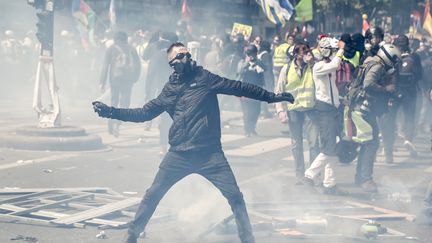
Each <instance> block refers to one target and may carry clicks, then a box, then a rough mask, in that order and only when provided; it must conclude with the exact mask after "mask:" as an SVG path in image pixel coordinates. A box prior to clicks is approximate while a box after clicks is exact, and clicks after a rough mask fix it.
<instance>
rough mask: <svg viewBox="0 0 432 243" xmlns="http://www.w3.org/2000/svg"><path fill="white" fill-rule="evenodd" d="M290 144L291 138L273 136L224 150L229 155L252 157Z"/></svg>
mask: <svg viewBox="0 0 432 243" xmlns="http://www.w3.org/2000/svg"><path fill="white" fill-rule="evenodd" d="M289 145H291V139H288V138H274V139H269V140H266V141H262V142H258V143H253V144H249V145H246V146H241V147H239V148H235V149H229V150H226V151H225V154H227V155H229V156H246V157H252V156H256V155H259V154H263V153H267V152H270V151H273V150H277V149H281V148H284V147H287V146H289Z"/></svg>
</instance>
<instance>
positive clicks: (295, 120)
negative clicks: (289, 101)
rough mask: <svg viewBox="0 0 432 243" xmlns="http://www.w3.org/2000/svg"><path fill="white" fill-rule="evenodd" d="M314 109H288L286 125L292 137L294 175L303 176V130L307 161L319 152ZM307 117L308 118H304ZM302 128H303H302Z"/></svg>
mask: <svg viewBox="0 0 432 243" xmlns="http://www.w3.org/2000/svg"><path fill="white" fill-rule="evenodd" d="M315 115H316V114H315V111H314V110H308V111H288V126H289V129H290V133H291V139H292V145H291V146H292V153H293V156H294V160H295V164H296V165H295V166H296V176H297V177H303V176H304V172H305V163H304V156H303V130H304V131H306V138H307V142H308V144H309V163H310V164H312V162H313V161H314V160H315V158H316V157H317V155H318V154H319V152H320V149H319V142H318V125H317V119H316V116H315ZM306 118H308V120H307V119H306ZM303 128H304V129H303Z"/></svg>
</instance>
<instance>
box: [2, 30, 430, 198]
mask: <svg viewBox="0 0 432 243" xmlns="http://www.w3.org/2000/svg"><path fill="white" fill-rule="evenodd" d="M177 41H180V42H183V43H185V45H187V46H188V48H189V50H190V52H191V53H192V55H193V56H194V59H195V60H197V62H198V63H199V64H200V65H202V66H203V67H205V68H206V69H208V70H209V71H211V72H212V73H215V74H218V75H220V76H223V77H227V78H229V79H234V80H240V81H242V82H249V83H252V84H254V85H257V86H260V87H264V88H265V89H267V90H271V91H275V92H276V93H280V92H290V93H292V94H293V95H294V97H295V99H296V102H295V103H294V104H283V103H279V104H278V105H276V106H274V105H268V104H263V103H260V102H259V101H256V100H251V99H248V98H244V97H240V98H239V99H238V98H233V97H221V100H220V106H221V108H222V109H230V110H233V109H234V110H235V109H238V110H241V111H242V112H243V121H244V134H245V136H247V137H249V136H258V134H259V133H258V132H257V131H256V124H257V122H258V120H259V117H260V116H261V117H262V118H272V117H278V118H279V119H280V121H281V122H282V123H287V124H288V129H289V133H290V136H291V138H292V140H293V143H292V153H293V156H294V160H295V171H296V176H297V182H296V183H297V184H305V183H306V184H311V185H314V184H315V183H317V182H316V177H317V175H319V174H320V173H321V172H322V171H324V175H325V176H324V177H325V178H324V182H323V184H324V186H327V187H328V189H329V190H328V192H329V193H334V192H338V191H337V190H336V187H335V184H336V183H335V176H334V175H333V170H332V164H334V162H337V161H338V158H337V157H338V156H339V160H340V159H342V160H344V159H346V157H356V156H357V157H358V163H357V164H358V165H357V174H356V178H355V182H356V183H357V184H359V185H362V186H363V187H364V189H365V190H368V191H375V190H376V185H375V183H374V182H373V179H372V173H373V162H374V160H375V157H376V152H377V150H378V146H379V142H380V141H382V144H383V151H384V153H385V158H386V162H387V163H389V164H391V163H393V146H394V143H395V140H396V138H397V137H401V138H402V139H403V145H404V147H405V148H407V150H408V151H409V152H410V155H411V156H413V157H415V156H416V155H417V152H416V148H415V144H414V137H415V136H416V134H419V133H422V132H429V131H430V126H431V113H432V111H431V107H432V106H431V99H432V97H431V95H432V94H431V87H432V76H431V75H429V73H430V72H431V71H432V70H431V69H432V65H431V64H432V53H431V50H432V49H431V46H430V45H429V44H430V42H429V41H428V40H426V39H422V40H418V39H415V38H410V37H407V36H406V35H404V34H390V33H385V32H384V31H383V30H382V29H381V28H379V27H372V28H370V29H369V30H368V31H367V32H366V33H364V34H362V33H345V34H342V35H332V34H322V35H319V36H318V37H317V38H313V39H310V38H307V36H305V35H304V33H300V31H299V29H298V28H294V29H293V30H290V31H287V32H286V33H285V35H284V36H279V35H276V36H272V37H269V38H265V37H263V36H251V37H248V38H245V36H243V35H242V34H235V35H231V34H222V35H212V36H200V37H196V36H193V35H191V34H189V32H188V31H187V29H186V28H185V29H184V30H183V31H177V33H174V32H167V31H155V32H149V31H143V30H138V31H136V32H134V33H130V34H129V35H127V34H126V33H124V32H119V31H107V32H106V33H105V36H104V37H103V38H101V39H100V41H99V42H98V43H99V46H97V47H93V49H91V50H85V49H84V48H83V47H82V45H81V43H80V40H78V39H77V37H76V36H74V35H73V34H72V33H71V32H69V31H66V30H63V31H61V32H60V33H59V35H58V36H56V39H55V50H54V53H55V58H56V61H55V64H56V67H57V72H56V73H57V75H58V79H59V80H60V82H59V84H60V90H61V89H62V88H63V89H66V90H67V91H68V92H69V93H68V94H69V95H70V96H71V97H74V98H75V97H76V96H75V95H87V96H88V97H87V98H88V99H94V97H95V96H96V93H97V87H98V83H97V81H96V80H99V88H101V89H102V91H104V90H106V89H107V88H108V79H111V80H110V83H109V84H110V86H111V89H110V91H111V101H112V105H113V106H119V107H128V106H129V104H130V100H131V92H132V90H133V89H135V91H136V93H138V94H140V96H141V97H143V98H142V101H148V100H151V99H153V98H155V97H156V96H157V95H158V94H159V93H160V91H161V88H162V87H163V84H164V83H165V82H166V81H167V80H168V77H169V75H170V73H171V72H172V70H171V69H170V67H169V66H168V65H167V63H166V49H167V48H168V47H169V46H170V44H171V43H174V42H177ZM56 47H57V48H56ZM394 48H396V49H394ZM38 52H39V44H38V42H37V41H36V38H35V37H34V33H32V32H28V33H26V34H25V35H23V36H22V37H21V38H18V37H17V35H16V34H15V33H14V32H13V31H12V30H6V31H4V33H3V34H2V35H1V49H0V66H1V68H2V70H3V73H6V75H7V72H10V73H12V72H14V75H10V77H14V79H15V81H14V82H23V83H25V84H26V85H28V86H31V85H32V79H33V78H34V70H35V69H36V66H35V65H36V63H37V58H38V54H39V53H38ZM388 52H390V53H388ZM388 55H390V57H391V58H390V62H388V60H387V59H389V56H388ZM129 57H132V58H129ZM393 57H395V58H396V59H397V60H396V59H395V60H393V59H392V58H393ZM386 58H387V59H386ZM129 59H130V61H128V60H129ZM119 62H120V64H119ZM129 64H130V65H134V66H135V67H128V65H129ZM116 65H117V66H118V65H120V66H121V65H123V67H120V68H123V69H122V70H123V71H122V72H126V73H128V74H131V73H133V75H132V74H131V75H132V76H133V77H131V78H129V77H126V78H125V77H120V78H117V79H118V80H120V82H112V80H113V78H114V77H113V76H115V75H116V74H115V73H113V72H114V71H116V70H115V69H114V68H113V67H115V66H116ZM380 65H381V66H380ZM18 69H19V70H22V72H19V71H18ZM390 69H392V70H390ZM393 69H394V70H393ZM29 70H30V71H29ZM390 71H392V72H390ZM120 76H121V75H120ZM114 79H115V78H114ZM360 79H361V80H360ZM124 80H127V82H126V83H127V84H128V85H127V88H126V89H125V88H124V87H125V85H124V83H125V81H124ZM137 82H138V83H141V85H135V86H134V83H137ZM356 82H357V83H356ZM358 82H360V83H358ZM368 82H370V83H372V84H371V86H375V90H374V91H371V92H372V93H373V92H377V93H376V94H374V95H377V96H379V97H381V98H382V97H384V96H385V97H386V98H385V99H382V100H374V101H372V100H371V99H369V98H368V99H366V98H365V99H364V100H363V101H362V102H363V103H359V104H353V103H355V102H354V101H353V100H354V99H357V98H358V97H357V96H358V94H356V93H355V92H356V91H358V90H359V89H356V87H354V86H355V85H361V86H364V87H363V88H364V89H365V90H366V88H365V86H367V85H366V83H368ZM368 85H369V84H368ZM84 87H85V90H84ZM137 89H140V90H137ZM360 90H362V89H360ZM83 91H84V92H83ZM362 91H363V93H367V92H366V91H364V90H362ZM86 92H87V93H86ZM350 92H351V93H350ZM379 92H381V93H379ZM60 93H61V92H60ZM353 93H355V94H353ZM383 94H385V95H383ZM356 95H357V96H356ZM363 95H364V94H363ZM354 96H355V97H354ZM372 96H373V95H372ZM74 98H71V99H70V100H71V102H72V101H73V100H74ZM66 99H67V98H66ZM233 101H234V102H233ZM374 102H375V103H377V104H372V103H374ZM368 105H369V106H370V107H367V106H368ZM374 106H383V108H380V110H379V111H378V112H377V111H371V109H372V110H374V109H375V107H374ZM370 114H373V115H370ZM357 118H358V119H357ZM359 120H361V121H364V124H366V125H365V126H362V125H359V123H358V121H359ZM169 124H170V119H169V117H162V118H161V119H160V122H159V129H160V131H161V132H160V134H161V136H160V141H161V153H165V152H166V150H167V146H168V144H167V143H168V142H167V139H166V138H167V133H168V128H169ZM384 124H386V125H384ZM118 125H119V124H116V123H110V124H109V132H110V133H111V134H113V135H114V136H118V135H119V130H118ZM151 125H152V124H151V123H149V124H147V125H146V126H147V127H148V128H150V126H151ZM352 130H355V131H354V134H353V131H352ZM303 138H306V139H307V141H308V144H309V154H310V156H309V160H310V161H309V165H310V167H307V166H306V165H305V162H304V158H303V153H304V148H303ZM341 146H343V147H342V150H343V151H342V152H343V153H345V154H344V156H342V158H341V152H340V150H341V148H340V147H341ZM347 146H348V148H350V149H347ZM346 160H348V161H352V160H353V159H350V158H349V159H346Z"/></svg>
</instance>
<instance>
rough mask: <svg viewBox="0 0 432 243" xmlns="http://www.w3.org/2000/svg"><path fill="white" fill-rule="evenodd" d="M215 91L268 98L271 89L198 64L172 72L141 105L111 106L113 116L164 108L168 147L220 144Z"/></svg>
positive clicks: (136, 118)
mask: <svg viewBox="0 0 432 243" xmlns="http://www.w3.org/2000/svg"><path fill="white" fill-rule="evenodd" d="M217 94H226V95H235V96H244V97H248V98H252V99H257V100H261V101H270V100H272V99H273V97H274V93H271V92H268V91H266V90H265V89H262V88H260V87H258V86H256V85H252V84H249V83H246V82H240V81H234V80H229V79H226V78H222V77H220V76H218V75H215V74H213V73H210V72H209V71H207V70H205V69H203V68H202V67H200V66H198V67H196V68H195V69H194V71H193V73H192V74H191V75H189V76H188V77H184V78H179V76H178V75H177V74H175V73H173V74H172V75H171V76H170V78H169V82H167V83H166V84H165V86H164V88H163V89H162V92H161V93H160V94H159V96H158V97H157V98H155V99H153V100H151V101H149V102H148V103H147V104H145V105H144V106H143V107H142V108H136V109H117V108H116V109H114V110H113V112H112V117H111V118H113V119H118V120H122V121H131V122H145V121H149V120H151V119H153V118H155V117H157V116H158V115H160V114H161V113H163V112H164V111H166V112H168V114H169V115H170V116H171V118H172V119H173V124H172V126H171V128H170V131H169V144H170V145H171V147H170V151H190V150H199V149H203V148H208V147H212V148H218V147H221V142H220V138H221V127H220V112H219V106H218V100H217Z"/></svg>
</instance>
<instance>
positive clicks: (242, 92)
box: [209, 73, 294, 103]
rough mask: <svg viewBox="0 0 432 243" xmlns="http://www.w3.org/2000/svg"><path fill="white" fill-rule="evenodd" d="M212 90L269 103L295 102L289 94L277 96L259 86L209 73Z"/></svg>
mask: <svg viewBox="0 0 432 243" xmlns="http://www.w3.org/2000/svg"><path fill="white" fill-rule="evenodd" d="M209 79H210V85H211V89H212V90H213V91H214V92H216V93H217V94H226V95H235V96H238V97H241V96H244V97H247V98H251V99H255V100H261V101H266V102H268V103H274V102H280V101H288V102H293V101H294V98H293V97H292V95H291V94H289V93H282V94H275V93H273V92H269V91H267V90H265V89H263V88H261V87H259V86H256V85H253V84H250V83H246V82H240V81H235V80H230V79H226V78H222V77H220V76H218V75H215V74H212V73H209Z"/></svg>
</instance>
